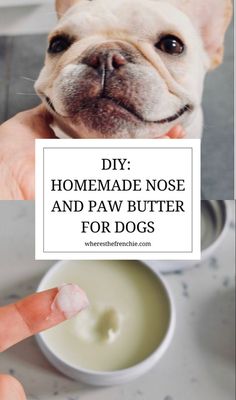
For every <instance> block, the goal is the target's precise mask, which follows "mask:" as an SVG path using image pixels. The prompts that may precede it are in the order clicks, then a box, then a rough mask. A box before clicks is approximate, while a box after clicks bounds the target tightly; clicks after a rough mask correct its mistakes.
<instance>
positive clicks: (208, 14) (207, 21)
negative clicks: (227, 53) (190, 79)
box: [168, 0, 233, 69]
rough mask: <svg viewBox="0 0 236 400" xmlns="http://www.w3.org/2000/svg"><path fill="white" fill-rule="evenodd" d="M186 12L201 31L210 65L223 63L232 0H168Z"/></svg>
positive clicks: (214, 66)
mask: <svg viewBox="0 0 236 400" xmlns="http://www.w3.org/2000/svg"><path fill="white" fill-rule="evenodd" d="M168 1H170V2H171V3H174V5H176V6H177V7H178V8H180V9H181V10H182V11H183V12H185V13H186V14H187V15H188V16H189V17H190V18H191V21H192V22H193V24H194V25H195V26H196V28H197V29H198V30H199V31H200V33H201V36H202V39H203V42H204V46H205V49H206V51H207V53H208V55H209V57H210V67H211V68H212V69H214V68H216V67H217V66H218V65H219V64H221V62H222V60H223V55H224V37H225V33H226V30H227V28H228V26H229V23H230V21H231V17H232V12H233V5H232V0H168Z"/></svg>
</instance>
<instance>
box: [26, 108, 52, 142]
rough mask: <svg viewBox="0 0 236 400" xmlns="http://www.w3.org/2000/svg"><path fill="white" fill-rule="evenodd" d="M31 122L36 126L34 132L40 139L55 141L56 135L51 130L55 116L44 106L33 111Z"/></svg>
mask: <svg viewBox="0 0 236 400" xmlns="http://www.w3.org/2000/svg"><path fill="white" fill-rule="evenodd" d="M31 112H32V115H31V120H32V121H33V124H34V127H35V129H34V131H35V132H37V136H38V138H39V139H55V138H56V136H55V133H54V131H53V129H52V128H51V126H50V125H51V124H52V123H53V116H52V115H51V114H50V113H49V111H48V110H47V109H46V108H45V106H44V105H43V104H41V105H40V106H38V107H36V108H34V109H33V110H31Z"/></svg>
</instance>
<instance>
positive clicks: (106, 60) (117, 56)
mask: <svg viewBox="0 0 236 400" xmlns="http://www.w3.org/2000/svg"><path fill="white" fill-rule="evenodd" d="M127 62H128V61H127V60H126V58H125V56H124V55H123V54H122V53H121V52H119V51H118V50H103V51H100V52H95V53H92V54H90V55H89V56H88V57H86V58H85V59H84V63H85V64H87V65H88V66H89V67H92V68H95V69H101V70H106V71H113V70H115V69H119V68H121V67H123V66H124V65H125V64H126V63H127Z"/></svg>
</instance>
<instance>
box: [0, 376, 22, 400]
mask: <svg viewBox="0 0 236 400" xmlns="http://www.w3.org/2000/svg"><path fill="white" fill-rule="evenodd" d="M0 399H1V400H26V396H25V392H24V389H23V387H22V385H21V384H20V382H18V381H17V380H16V379H15V378H13V377H12V376H10V375H0Z"/></svg>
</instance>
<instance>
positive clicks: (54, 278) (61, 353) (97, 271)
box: [41, 261, 170, 371]
mask: <svg viewBox="0 0 236 400" xmlns="http://www.w3.org/2000/svg"><path fill="white" fill-rule="evenodd" d="M68 281H69V282H74V283H75V284H78V285H79V286H81V287H83V289H84V290H85V292H86V293H87V296H88V298H89V302H90V306H89V307H88V308H87V309H86V310H84V311H82V312H81V313H80V314H79V315H77V316H76V317H75V318H73V319H72V320H70V321H66V322H65V323H63V324H61V325H59V326H57V327H55V328H53V329H51V330H49V331H46V332H44V333H42V334H41V338H42V339H43V341H44V342H45V344H46V345H47V347H48V348H49V349H50V350H51V351H52V352H53V353H54V354H55V355H56V356H57V357H58V358H60V359H61V360H63V361H64V362H65V363H68V364H69V365H71V366H73V367H74V368H82V369H88V370H94V371H118V370H123V369H126V368H129V367H132V366H134V365H136V364H138V363H140V362H142V361H143V360H145V359H147V358H148V357H149V356H150V355H151V354H152V353H153V352H154V351H155V350H156V349H157V348H158V347H159V346H160V345H161V343H162V341H163V339H164V338H165V336H166V333H167V331H168V327H169V324H170V303H169V298H168V296H167V294H166V291H165V288H164V287H163V285H162V283H161V281H160V280H159V279H158V278H157V276H156V275H155V274H154V273H153V272H152V271H151V270H150V269H149V268H147V267H145V266H144V265H143V264H141V263H139V262H137V261H78V262H72V261H71V262H67V263H64V264H61V265H60V268H58V269H55V270H54V271H53V273H50V274H49V275H48V276H47V278H46V279H45V280H44V282H43V287H42V285H41V289H48V288H50V287H54V286H60V285H61V284H62V283H63V282H68Z"/></svg>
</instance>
